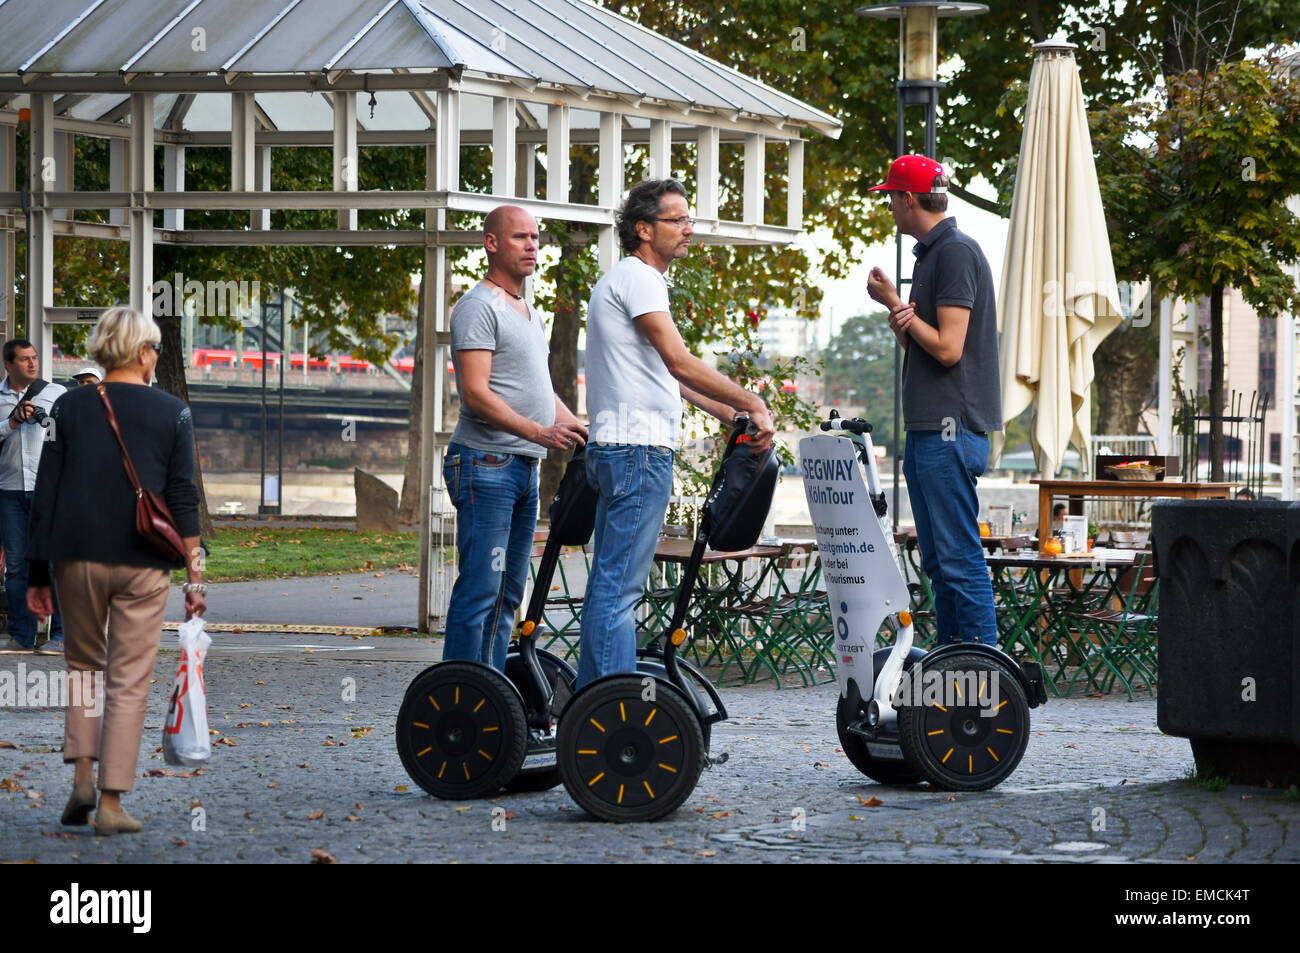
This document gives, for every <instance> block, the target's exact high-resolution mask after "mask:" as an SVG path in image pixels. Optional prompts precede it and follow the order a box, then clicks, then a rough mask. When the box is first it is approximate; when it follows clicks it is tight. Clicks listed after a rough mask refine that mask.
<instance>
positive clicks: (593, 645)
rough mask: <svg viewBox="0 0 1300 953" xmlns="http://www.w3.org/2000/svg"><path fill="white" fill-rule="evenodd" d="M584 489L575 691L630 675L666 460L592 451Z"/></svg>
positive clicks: (664, 504) (668, 479)
mask: <svg viewBox="0 0 1300 953" xmlns="http://www.w3.org/2000/svg"><path fill="white" fill-rule="evenodd" d="M587 482H588V483H590V484H591V485H592V487H593V488H594V489H595V490H596V491H597V492H598V493H599V494H600V502H599V503H598V504H597V505H596V529H595V533H594V535H593V541H594V551H593V553H592V557H591V572H590V574H589V575H588V576H587V591H586V594H585V595H584V596H583V600H582V641H581V647H580V649H579V652H578V687H579V688H581V687H582V686H584V685H586V684H588V683H589V682H593V681H595V680H596V679H598V678H600V677H601V676H604V675H612V674H614V673H616V672H635V671H636V618H635V617H634V615H633V609H634V608H635V607H636V602H637V599H639V598H640V597H641V593H642V592H644V591H645V584H646V580H647V579H648V578H649V577H650V567H651V565H652V564H653V563H654V558H655V543H656V542H657V541H658V539H659V530H660V529H661V528H662V526H663V522H664V514H665V513H666V512H667V511H668V498H669V497H670V496H672V492H673V453H672V451H671V450H664V449H662V448H660V447H646V446H639V445H624V444H591V445H589V446H588V447H587Z"/></svg>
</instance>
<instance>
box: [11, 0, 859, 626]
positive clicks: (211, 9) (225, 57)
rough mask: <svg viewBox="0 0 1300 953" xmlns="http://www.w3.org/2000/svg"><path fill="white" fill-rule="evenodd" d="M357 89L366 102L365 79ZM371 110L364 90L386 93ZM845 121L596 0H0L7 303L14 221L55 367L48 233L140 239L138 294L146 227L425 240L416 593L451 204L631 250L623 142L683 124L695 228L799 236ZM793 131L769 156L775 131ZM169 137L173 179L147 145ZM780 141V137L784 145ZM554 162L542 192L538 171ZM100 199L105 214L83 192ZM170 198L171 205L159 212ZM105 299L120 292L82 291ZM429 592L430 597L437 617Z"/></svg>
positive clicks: (657, 169)
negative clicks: (410, 149)
mask: <svg viewBox="0 0 1300 953" xmlns="http://www.w3.org/2000/svg"><path fill="white" fill-rule="evenodd" d="M359 97H360V98H359ZM372 107H373V108H372ZM20 124H29V125H28V126H27V128H29V130H30V139H29V141H30V152H29V155H28V163H27V167H28V169H29V170H30V180H29V182H27V183H24V187H23V188H22V189H21V190H20V189H19V187H18V186H17V185H16V183H15V131H16V129H17V128H18V126H19V125H20ZM840 128H841V124H840V123H839V122H838V121H837V120H836V119H835V118H834V117H832V116H829V115H827V114H825V113H822V112H819V111H818V110H815V109H812V108H810V107H808V106H806V105H804V104H802V103H800V102H799V101H798V100H796V99H794V98H792V97H790V96H787V95H785V94H783V93H781V92H779V91H777V90H775V89H772V88H770V87H768V86H765V85H763V84H762V83H758V82H756V81H754V80H752V79H749V78H747V77H745V76H744V75H742V74H740V73H738V72H736V71H735V70H733V69H730V68H728V67H726V66H723V65H721V64H719V63H717V62H714V61H712V60H710V59H708V58H706V57H704V56H701V55H700V54H698V53H696V52H694V51H693V50H691V49H689V48H687V47H685V46H682V45H680V44H677V43H674V42H672V41H670V40H668V39H666V38H664V37H662V36H660V35H658V34H656V33H654V32H653V31H650V30H647V29H645V28H643V27H641V26H639V25H637V24H635V23H633V22H632V21H630V20H627V19H625V18H623V17H621V16H619V15H617V14H615V13H613V12H611V11H609V10H606V9H604V8H602V7H598V6H595V5H594V4H591V3H588V2H585V0H546V2H539V0H510V2H508V3H507V2H505V0H310V2H309V0H0V319H3V320H4V322H5V326H6V329H7V331H8V332H12V329H13V320H14V312H13V301H12V289H13V287H14V282H13V276H14V261H13V256H14V241H15V238H14V236H15V234H16V233H17V232H18V231H21V230H24V229H26V230H28V246H29V257H28V268H27V292H28V294H27V301H28V302H29V303H30V305H29V314H30V315H31V316H32V317H31V318H30V319H29V321H28V325H29V327H28V337H29V338H31V340H32V342H33V344H35V345H36V347H37V349H38V352H39V354H40V356H41V359H42V360H43V361H45V362H47V363H46V366H48V361H49V357H50V350H51V334H50V326H51V323H52V322H51V319H52V318H58V317H60V315H58V314H57V313H56V312H54V311H53V310H52V306H53V303H54V302H53V295H54V266H55V262H54V244H53V239H54V236H55V235H78V236H84V237H90V238H100V239H115V240H122V241H127V242H129V243H130V249H131V254H130V262H131V268H130V289H131V290H130V303H131V304H132V305H133V306H134V307H137V308H140V309H142V310H143V309H145V308H146V307H147V306H148V305H149V303H150V302H151V288H152V284H153V271H152V249H153V245H154V243H161V244H167V243H178V244H186V245H269V244H311V245H327V246H340V247H341V246H355V245H380V246H386V245H396V244H418V245H422V246H423V247H424V250H425V255H424V274H425V276H427V277H428V279H429V284H428V285H426V287H427V288H429V289H430V291H431V292H432V293H428V294H426V295H425V296H424V312H423V314H422V315H421V320H422V322H423V328H424V330H425V332H426V334H425V336H424V340H425V342H426V346H427V347H430V348H433V349H435V351H434V352H433V353H432V354H431V355H430V356H431V358H432V359H431V360H426V361H425V362H424V381H423V384H424V403H423V414H424V416H423V421H424V434H425V439H424V440H423V441H422V447H423V448H424V452H423V461H422V462H423V471H422V473H423V478H422V480H421V501H422V506H421V512H422V516H423V520H422V525H423V527H424V536H423V540H424V543H425V545H424V546H423V551H424V556H423V558H422V564H421V575H422V582H423V593H424V594H425V595H427V592H428V587H429V584H430V580H429V573H428V572H427V568H428V564H427V559H428V554H429V545H428V543H429V536H428V520H429V505H428V503H429V492H430V486H431V480H432V479H436V474H438V473H439V472H440V469H441V468H440V467H439V466H437V465H436V464H437V462H438V461H437V459H436V456H437V455H440V453H441V447H442V446H443V445H445V440H446V435H445V434H442V433H441V430H442V421H441V419H440V418H441V407H442V399H441V397H442V395H441V392H440V391H441V383H442V381H441V375H436V374H434V373H433V371H434V369H435V368H440V367H442V366H443V363H444V357H445V355H444V354H443V353H442V352H443V351H444V350H445V348H446V344H447V337H448V336H447V328H446V321H447V299H446V295H447V289H446V288H445V286H444V283H443V274H444V269H443V264H444V257H445V249H446V247H447V246H449V245H456V244H476V243H477V242H478V239H479V235H478V233H477V232H466V231H456V230H452V229H448V228H447V213H448V212H449V211H462V212H471V213H479V214H486V213H487V212H488V211H489V210H491V209H492V208H494V207H495V206H497V205H499V204H501V203H502V202H504V201H509V202H512V203H515V204H518V205H522V206H523V207H525V208H527V209H528V210H529V211H530V212H532V213H533V214H534V215H535V216H536V217H537V218H539V219H543V220H548V219H549V220H553V221H562V222H571V223H581V224H585V225H587V226H590V227H591V229H592V232H593V233H594V235H595V236H596V240H597V242H598V245H599V253H600V262H601V265H602V266H603V267H609V266H610V265H612V264H613V263H614V261H615V260H616V258H617V254H618V245H617V240H616V236H615V233H614V213H615V210H616V208H617V207H618V205H619V203H620V202H621V200H622V198H623V195H624V192H625V182H624V178H625V169H626V150H625V148H624V147H625V146H626V145H628V144H633V143H636V144H645V147H646V148H647V149H648V157H649V168H650V174H651V175H652V176H662V175H667V174H669V172H670V170H671V168H672V166H671V161H672V146H673V143H675V142H689V143H694V144H695V145H696V149H695V168H694V170H693V171H694V180H693V181H690V177H689V176H688V181H687V186H688V189H689V190H690V192H691V194H692V195H693V197H694V202H695V215H696V217H697V219H698V222H697V225H696V234H697V236H698V237H699V238H700V240H702V241H706V242H710V241H711V242H720V243H732V244H737V243H746V244H784V243H788V242H790V241H793V240H794V239H795V238H796V237H797V236H798V234H799V232H800V229H801V226H802V208H803V148H804V138H803V137H804V135H805V134H806V133H807V132H808V131H810V130H811V131H816V132H819V133H822V134H825V135H830V136H838V134H839V131H840ZM75 136H94V137H101V138H104V139H107V140H109V142H110V145H111V153H110V154H111V170H110V179H111V181H110V185H109V189H108V191H104V192H91V191H85V190H80V189H75V188H74V185H75V179H74V175H73V173H74V169H73V162H74V155H75V150H74V148H73V145H74V137H75ZM577 143H582V144H591V145H595V146H596V148H597V151H598V156H599V179H598V182H599V186H598V196H597V201H596V203H595V204H585V203H583V202H572V201H571V200H570V194H569V192H570V189H569V182H568V174H567V173H568V163H569V154H570V147H571V146H572V145H574V144H577ZM724 144H735V147H737V148H742V149H743V157H744V183H743V212H742V214H741V218H740V220H738V221H728V220H723V219H721V218H720V216H719V208H720V204H721V202H720V200H721V198H722V196H721V195H720V186H719V158H720V153H721V151H722V149H723V147H724ZM365 145H423V146H424V147H425V149H426V173H425V182H426V185H425V189H424V190H423V191H392V190H383V191H368V192H361V191H358V190H357V170H358V167H359V166H358V162H359V158H358V156H359V153H358V149H359V147H360V146H365ZM198 146H206V147H213V146H215V147H228V148H229V149H230V150H231V182H230V189H229V191H221V192H193V191H186V190H185V150H186V148H187V147H198ZM286 146H320V147H329V148H331V149H332V150H333V158H334V187H333V189H332V190H330V191H312V192H285V191H271V190H270V183H271V177H270V170H271V163H272V161H273V155H274V150H275V149H276V148H278V147H286ZM474 146H491V154H492V186H491V192H490V193H488V194H484V193H481V192H470V191H466V190H465V189H464V188H463V187H462V181H461V176H460V156H461V150H462V148H464V147H474ZM772 146H777V147H780V148H782V149H783V150H784V156H782V157H781V158H782V160H783V161H780V162H779V163H778V165H779V167H778V168H776V169H772V168H771V167H770V165H769V162H768V157H769V153H770V152H771V151H773V150H772V149H771V148H770V147H772ZM157 147H161V148H162V150H163V156H164V159H163V170H164V171H163V182H162V183H161V187H159V183H156V182H155V181H154V162H153V161H152V157H153V155H154V150H155V148H157ZM777 154H778V156H780V152H779V151H778V152H777ZM538 162H542V163H543V164H544V166H545V168H546V171H547V176H546V188H545V194H543V195H540V196H539V195H538V194H537V187H536V183H535V181H534V175H533V170H534V168H535V166H536V164H537V163H538ZM778 176H779V177H781V178H783V179H784V187H785V189H786V192H787V194H788V196H789V201H788V209H789V211H788V213H787V215H786V217H785V220H784V221H781V222H771V221H768V219H767V217H766V215H765V209H764V196H765V194H766V192H767V190H768V187H769V181H770V179H776V178H777V177H778ZM83 208H90V209H107V210H109V214H110V221H109V223H107V224H98V223H88V222H78V221H74V220H73V216H72V214H71V211H70V210H73V209H83ZM361 208H368V209H373V208H383V209H391V208H404V209H424V210H425V229H424V230H423V231H412V230H379V229H358V228H357V209H361ZM187 209H235V210H245V209H246V210H248V212H249V224H248V227H247V228H246V229H239V230H213V229H197V230H196V229H187V228H186V227H185V211H186V210H187ZM272 209H328V210H334V211H337V215H338V221H337V227H336V228H333V229H329V230H284V229H272V228H271V227H270V226H271V218H270V211H271V210H272ZM155 210H161V211H162V226H161V227H156V225H155V220H154V214H155ZM84 303H85V304H87V305H103V304H108V303H110V302H84ZM427 604H428V600H427V598H422V600H421V605H422V609H421V623H422V625H423V624H427V622H428V614H427V612H426V608H427Z"/></svg>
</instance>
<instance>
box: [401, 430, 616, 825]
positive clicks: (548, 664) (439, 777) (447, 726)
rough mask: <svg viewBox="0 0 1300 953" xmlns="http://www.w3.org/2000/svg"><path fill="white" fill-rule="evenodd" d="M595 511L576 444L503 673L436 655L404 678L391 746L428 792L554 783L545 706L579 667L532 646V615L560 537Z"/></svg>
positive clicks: (538, 609)
mask: <svg viewBox="0 0 1300 953" xmlns="http://www.w3.org/2000/svg"><path fill="white" fill-rule="evenodd" d="M595 513H596V494H595V492H594V491H593V490H592V489H591V487H590V486H589V485H588V484H587V474H586V455H585V451H584V449H583V448H579V449H578V451H577V452H576V453H575V454H574V456H573V459H572V460H570V461H569V465H568V467H567V468H566V469H565V471H564V477H563V479H562V480H561V481H560V486H559V488H558V489H557V490H556V494H555V497H554V499H553V500H552V501H551V508H550V514H551V527H550V532H549V534H548V536H547V539H546V545H545V547H544V548H543V550H542V558H541V563H540V565H539V566H538V570H537V576H536V579H535V581H534V584H533V594H532V597H531V599H530V600H529V603H528V609H527V612H526V613H525V615H524V620H523V622H522V623H521V624H520V625H519V628H518V631H517V633H516V639H515V641H513V642H512V643H511V646H510V650H509V653H508V654H507V655H506V671H505V674H504V675H502V674H501V673H500V672H498V671H497V670H496V669H494V668H492V667H491V666H490V665H484V664H482V663H481V662H467V661H451V662H439V663H437V664H435V665H431V666H429V667H428V668H426V669H425V670H424V671H423V672H421V673H420V674H419V675H417V676H416V677H415V679H414V680H413V681H412V682H411V684H410V685H409V686H408V687H407V689H406V697H405V698H404V699H403V701H402V707H401V709H400V710H399V711H398V715H397V750H398V753H399V754H400V756H401V759H402V766H403V767H404V768H406V772H407V774H409V775H410V776H411V779H412V780H414V781H415V783H416V784H418V785H420V787H422V788H424V790H426V791H428V792H429V793H430V794H433V795H435V796H437V797H441V798H448V799H451V800H459V799H463V798H476V797H484V796H488V795H492V794H495V793H496V792H497V791H499V790H501V789H502V788H505V789H506V790H508V791H543V790H546V789H548V788H553V787H555V785H557V784H559V783H560V774H559V769H558V767H557V766H556V756H555V750H556V749H555V719H554V715H553V712H552V706H553V705H554V703H555V700H556V698H557V697H560V698H563V697H567V696H568V695H570V694H572V690H573V685H574V682H575V681H576V680H577V672H576V671H574V668H573V666H572V665H570V664H569V663H568V662H566V661H565V660H564V659H562V658H560V657H559V656H558V655H554V654H552V653H551V652H547V651H545V650H544V649H540V648H538V647H537V639H538V638H539V637H540V635H541V634H542V633H543V631H544V630H543V629H542V628H541V627H540V625H539V623H540V622H541V618H542V610H543V609H544V608H545V606H546V597H547V593H549V592H550V588H551V579H552V577H553V575H554V573H555V567H556V565H557V564H558V562H559V558H560V549H561V547H562V546H566V545H573V546H581V545H583V544H585V543H586V542H587V540H588V539H590V538H591V531H592V528H593V525H594V522H595Z"/></svg>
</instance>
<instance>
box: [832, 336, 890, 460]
mask: <svg viewBox="0 0 1300 953" xmlns="http://www.w3.org/2000/svg"><path fill="white" fill-rule="evenodd" d="M895 347H896V343H895V339H894V334H893V332H892V331H890V330H889V314H888V313H887V312H885V311H876V312H873V313H872V314H868V315H863V314H859V315H856V316H854V317H852V318H849V319H848V320H847V321H845V322H844V324H843V325H841V327H840V330H839V333H838V334H836V335H835V337H833V338H831V341H830V343H829V344H828V345H827V347H826V355H825V377H824V384H825V393H826V399H825V403H826V405H827V406H828V407H836V408H838V409H839V410H840V413H841V414H843V415H844V416H846V417H847V416H851V415H852V413H853V412H856V411H857V410H859V409H860V410H861V411H862V415H863V416H865V417H866V418H867V419H868V420H870V421H871V423H872V425H873V426H874V428H875V429H874V430H873V431H872V434H871V439H872V441H873V442H874V443H875V445H876V446H878V447H884V448H885V450H886V452H887V453H889V454H890V455H891V456H893V455H894V454H895V452H896V450H897V448H896V447H895V446H894V443H895V441H894V409H893V408H894V349H895Z"/></svg>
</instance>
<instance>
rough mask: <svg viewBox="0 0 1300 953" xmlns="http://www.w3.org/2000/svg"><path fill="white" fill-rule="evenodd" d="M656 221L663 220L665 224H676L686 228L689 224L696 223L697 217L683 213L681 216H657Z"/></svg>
mask: <svg viewBox="0 0 1300 953" xmlns="http://www.w3.org/2000/svg"><path fill="white" fill-rule="evenodd" d="M655 221H656V222H663V223H664V224H665V225H676V226H677V227H678V228H685V227H686V226H687V225H694V224H695V219H693V218H691V217H690V216H689V215H683V216H681V217H680V218H656V219H655Z"/></svg>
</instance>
